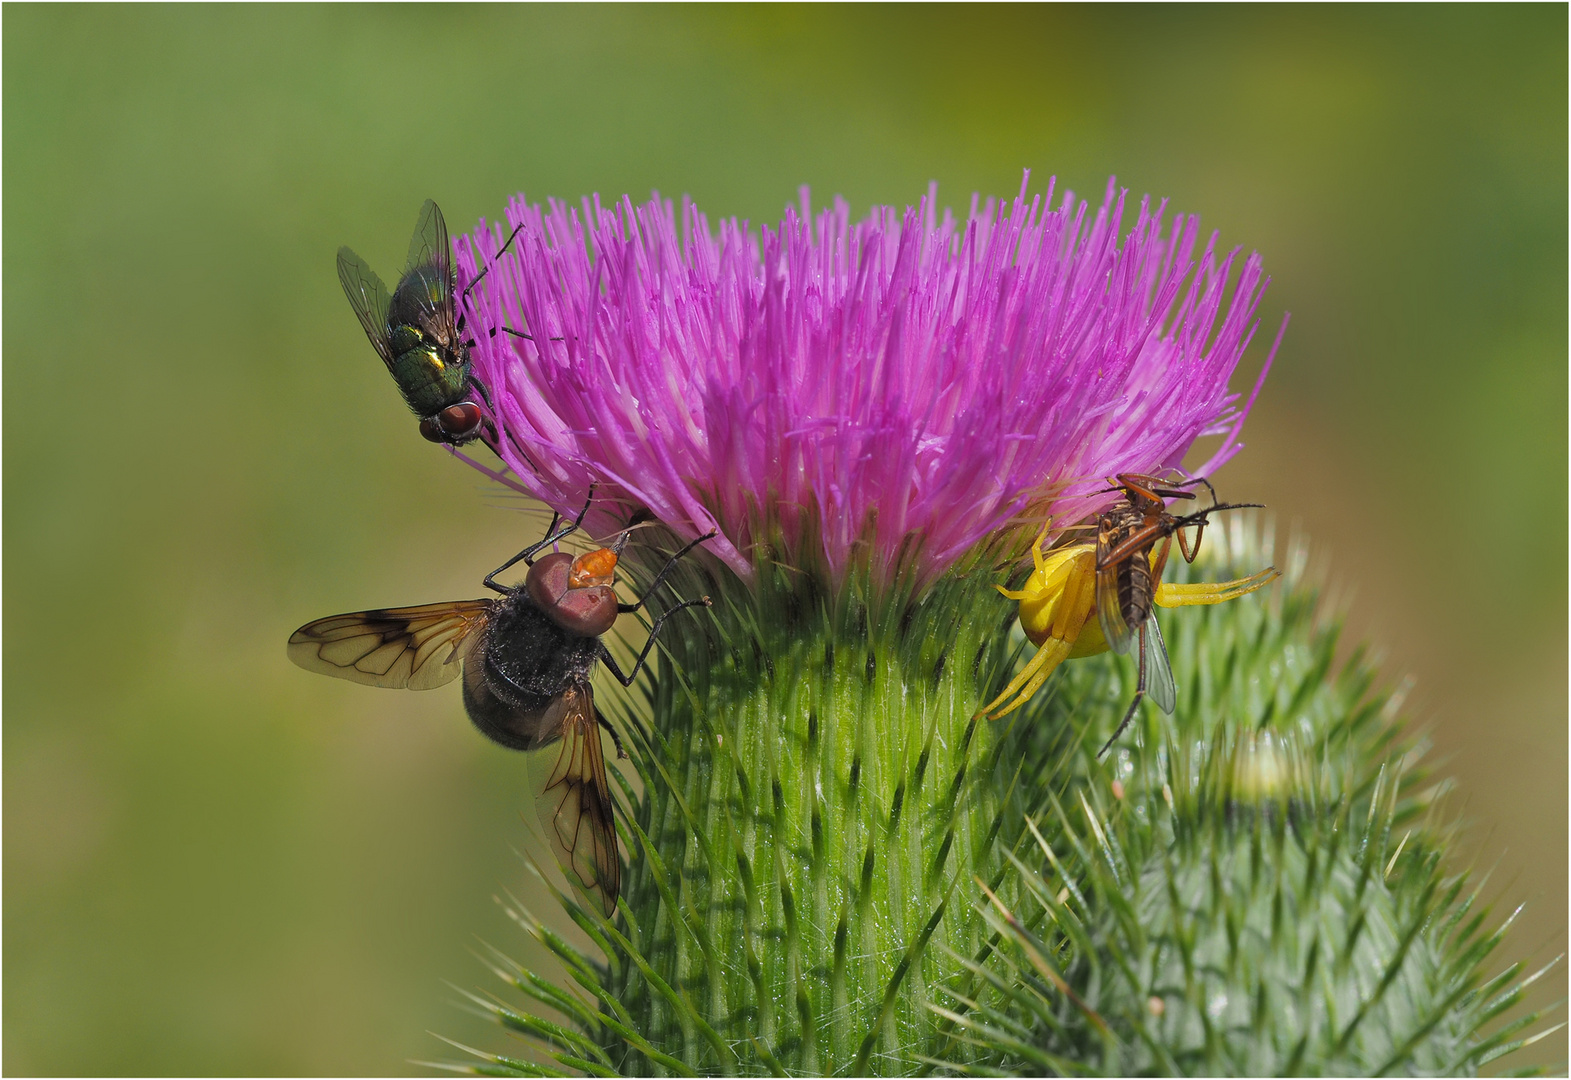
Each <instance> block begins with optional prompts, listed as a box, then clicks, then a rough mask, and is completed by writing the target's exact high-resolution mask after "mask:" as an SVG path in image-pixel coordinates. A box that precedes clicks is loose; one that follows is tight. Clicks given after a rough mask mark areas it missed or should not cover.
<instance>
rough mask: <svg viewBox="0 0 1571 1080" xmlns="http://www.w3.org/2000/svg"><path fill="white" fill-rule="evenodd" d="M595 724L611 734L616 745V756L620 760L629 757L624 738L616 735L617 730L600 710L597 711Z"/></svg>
mask: <svg viewBox="0 0 1571 1080" xmlns="http://www.w3.org/2000/svg"><path fill="white" fill-rule="evenodd" d="M595 723H597V724H599V725H600V726H601V727H603V728H605V729H606V731H607V732H609V733H610V735H611V741H612V742H613V743H615V744H616V756H617V757H619V758H625V757H627V748H626V747H625V746H623V745H622V736H620V735H618V734H617V733H616V728H614V727H612V726H611V721H609V720H607V719H606V718H605V717H604V716H603V715H601V712H600V710H599V709H596V710H595Z"/></svg>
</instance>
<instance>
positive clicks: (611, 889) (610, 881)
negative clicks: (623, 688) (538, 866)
mask: <svg viewBox="0 0 1571 1080" xmlns="http://www.w3.org/2000/svg"><path fill="white" fill-rule="evenodd" d="M556 702H557V703H559V707H560V709H561V734H562V741H561V744H560V745H559V746H557V747H552V748H549V749H547V750H545V751H544V752H542V753H539V754H537V755H535V759H534V760H533V761H532V762H531V763H530V767H531V769H535V770H538V772H537V776H538V780H537V782H536V785H535V810H536V812H537V813H539V815H540V825H541V827H542V828H544V829H545V834H546V839H547V840H549V841H550V842H551V850H552V851H553V852H554V853H555V855H556V858H557V861H558V862H559V863H561V865H562V872H563V873H564V874H566V875H567V879H568V880H569V881H571V882H572V883H573V884H574V885H575V886H577V887H578V888H579V889H581V890H583V892H584V893H585V894H586V895H588V896H592V897H594V898H595V899H596V900H597V901H599V903H600V909H601V911H603V912H604V913H605V917H606V918H608V919H609V918H611V917H612V916H613V915H615V914H616V898H617V894H618V893H620V892H621V890H622V854H621V848H620V847H619V846H618V844H617V841H616V820H615V817H614V816H613V815H614V813H615V810H614V808H613V804H612V802H611V789H610V788H609V787H608V786H607V784H606V776H605V756H604V755H603V754H602V753H601V749H600V727H599V725H598V724H596V723H595V702H594V693H593V691H592V690H591V689H590V687H589V684H588V683H575V684H574V685H572V686H570V687H568V688H567V690H565V691H564V692H563V693H562V694H561V696H560V697H558V698H557V699H556Z"/></svg>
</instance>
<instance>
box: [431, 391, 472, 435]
mask: <svg viewBox="0 0 1571 1080" xmlns="http://www.w3.org/2000/svg"><path fill="white" fill-rule="evenodd" d="M421 423H422V425H423V424H424V421H421ZM436 424H437V426H438V427H440V428H441V429H442V434H443V435H444V436H446V438H447V439H468V438H471V437H473V436H474V434H475V433H476V432H478V431H479V430H480V406H478V405H476V404H475V403H474V402H472V401H460V402H459V403H458V404H457V405H449V406H448V407H447V408H445V409H443V410H442V411H441V412H439V413H437V414H436ZM439 441H442V440H439Z"/></svg>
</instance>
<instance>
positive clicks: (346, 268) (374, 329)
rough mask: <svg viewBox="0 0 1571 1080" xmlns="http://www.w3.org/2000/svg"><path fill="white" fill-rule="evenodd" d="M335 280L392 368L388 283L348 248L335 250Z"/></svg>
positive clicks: (372, 340) (384, 361) (381, 355)
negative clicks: (336, 277) (389, 343)
mask: <svg viewBox="0 0 1571 1080" xmlns="http://www.w3.org/2000/svg"><path fill="white" fill-rule="evenodd" d="M338 281H339V283H340V284H342V285H343V287H344V295H345V296H347V297H349V306H350V307H352V308H354V309H355V317H356V318H358V319H359V320H360V325H361V326H362V327H364V328H365V336H366V337H368V338H370V339H371V345H372V346H373V347H374V348H375V349H376V354H377V355H378V356H380V357H381V358H382V363H384V364H386V365H387V366H388V368H392V366H393V353H392V350H391V349H390V348H388V344H387V310H388V306H389V304H391V303H392V300H391V298H390V297H389V296H388V295H387V286H386V285H384V284H382V279H381V278H379V277H377V274H376V271H375V270H372V269H371V267H369V266H368V265H366V261H365V260H364V259H362V258H361V257H360V256H358V255H356V254H355V253H354V252H353V251H352V250H351V249H349V248H348V247H341V248H339V249H338Z"/></svg>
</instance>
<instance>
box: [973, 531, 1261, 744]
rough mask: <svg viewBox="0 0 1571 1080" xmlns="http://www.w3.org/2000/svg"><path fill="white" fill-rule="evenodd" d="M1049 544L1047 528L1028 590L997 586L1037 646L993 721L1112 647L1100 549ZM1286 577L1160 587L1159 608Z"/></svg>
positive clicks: (1224, 596)
mask: <svg viewBox="0 0 1571 1080" xmlns="http://www.w3.org/2000/svg"><path fill="white" fill-rule="evenodd" d="M1046 541H1047V527H1046V526H1045V525H1044V526H1043V528H1042V532H1041V533H1040V534H1038V536H1037V539H1036V543H1034V544H1033V545H1032V546H1031V561H1032V562H1033V563H1034V564H1035V569H1034V570H1033V571H1032V572H1031V576H1030V578H1029V579H1027V581H1026V584H1025V588H1023V589H1020V590H1019V591H1015V590H1013V589H1006V588H1004V587H1003V586H1002V585H997V586H994V587H995V588H996V589H998V591H999V592H1001V593H1003V594H1004V595H1005V596H1007V597H1008V598H1009V599H1011V600H1018V601H1019V602H1020V628H1021V629H1022V630H1024V631H1025V635H1026V637H1027V638H1029V639H1030V640H1031V643H1032V644H1033V645H1036V646H1037V652H1036V655H1035V656H1033V657H1032V658H1031V662H1030V663H1028V664H1027V665H1026V666H1025V667H1024V668H1023V669H1022V670H1021V671H1020V673H1019V674H1018V675H1016V676H1015V677H1014V679H1012V680H1011V681H1010V683H1009V685H1008V686H1006V687H1004V692H1003V693H1001V694H999V695H998V697H996V698H994V699H993V700H992V701H991V702H989V703H988V705H987V706H986V708H984V709H983V710H982V713H983V715H985V716H987V718H988V719H990V720H997V719H998V718H999V717H1001V716H1007V715H1008V714H1010V713H1012V712H1014V711H1015V710H1016V709H1018V708H1020V706H1022V705H1024V704H1025V703H1026V702H1027V701H1029V700H1030V699H1031V697H1032V695H1034V694H1035V693H1036V692H1037V691H1038V690H1040V689H1041V688H1042V684H1043V683H1044V682H1046V681H1047V677H1048V676H1049V675H1051V674H1052V673H1053V672H1054V671H1055V670H1056V669H1057V668H1058V665H1059V664H1062V663H1063V662H1064V661H1065V660H1074V659H1078V658H1079V657H1082V656H1094V655H1096V654H1097V653H1100V652H1106V651H1107V648H1108V645H1107V638H1106V637H1104V636H1103V634H1102V627H1101V624H1100V623H1099V622H1098V620H1097V619H1095V618H1092V613H1093V612H1095V611H1096V551H1097V546H1096V544H1094V543H1080V544H1068V545H1066V546H1064V547H1060V548H1054V549H1052V550H1051V551H1049V550H1047V549H1046ZM1165 554H1166V552H1165V551H1161V550H1153V551H1151V552H1150V553H1149V555H1148V556H1146V557H1149V558H1150V559H1151V564H1152V570H1153V571H1154V572H1155V573H1158V574H1160V573H1161V569H1162V568H1161V565H1160V562H1165V559H1163V558H1162V556H1165ZM1281 576H1282V572H1281V571H1280V570H1278V569H1277V568H1276V567H1274V566H1268V567H1266V568H1265V569H1264V570H1262V571H1260V572H1259V573H1258V574H1255V575H1253V576H1252V577H1247V578H1238V579H1235V580H1233V581H1222V582H1217V583H1215V584H1206V583H1200V582H1194V583H1190V584H1170V583H1168V582H1162V583H1160V584H1159V585H1158V586H1157V589H1156V595H1155V600H1156V603H1157V605H1158V606H1159V607H1188V606H1190V605H1194V604H1220V603H1222V602H1223V601H1224V600H1232V599H1234V598H1235V597H1239V596H1243V595H1244V594H1245V593H1252V592H1254V591H1255V590H1256V589H1259V588H1261V587H1263V586H1265V585H1269V584H1270V583H1271V582H1273V581H1275V580H1276V579H1277V578H1279V577H1281ZM1163 660H1164V661H1165V657H1164V658H1163Z"/></svg>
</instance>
